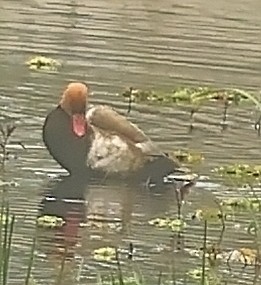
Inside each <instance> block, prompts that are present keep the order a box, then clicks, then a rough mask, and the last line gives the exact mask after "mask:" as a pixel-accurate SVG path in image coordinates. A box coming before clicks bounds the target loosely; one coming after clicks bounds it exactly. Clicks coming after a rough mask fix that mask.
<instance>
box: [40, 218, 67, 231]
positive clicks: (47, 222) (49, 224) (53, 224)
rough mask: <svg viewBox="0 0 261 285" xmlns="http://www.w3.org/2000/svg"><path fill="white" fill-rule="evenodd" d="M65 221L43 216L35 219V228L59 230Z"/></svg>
mask: <svg viewBox="0 0 261 285" xmlns="http://www.w3.org/2000/svg"><path fill="white" fill-rule="evenodd" d="M64 223H65V221H64V220H63V219H62V218H60V217H57V216H48V215H44V216H41V217H38V218H37V226H38V227H42V228H60V227H62V226H63V225H64Z"/></svg>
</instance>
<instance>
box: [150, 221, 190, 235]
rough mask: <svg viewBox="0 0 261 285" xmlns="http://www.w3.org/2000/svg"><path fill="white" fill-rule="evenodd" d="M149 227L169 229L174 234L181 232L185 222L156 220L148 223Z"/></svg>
mask: <svg viewBox="0 0 261 285" xmlns="http://www.w3.org/2000/svg"><path fill="white" fill-rule="evenodd" d="M149 225H152V226H155V227H157V228H166V229H171V230H172V231H174V232H179V231H181V230H182V229H183V228H184V227H186V223H185V221H183V220H182V219H171V218H156V219H152V220H150V221H149Z"/></svg>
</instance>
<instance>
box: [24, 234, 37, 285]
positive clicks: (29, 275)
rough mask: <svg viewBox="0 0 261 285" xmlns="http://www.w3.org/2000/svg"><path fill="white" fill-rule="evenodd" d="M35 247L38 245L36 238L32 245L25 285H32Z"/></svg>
mask: <svg viewBox="0 0 261 285" xmlns="http://www.w3.org/2000/svg"><path fill="white" fill-rule="evenodd" d="M35 245H36V236H35V237H34V238H33V243H32V247H31V252H30V258H29V263H28V267H27V274H26V279H25V285H29V283H30V277H31V272H32V267H33V261H34V251H35Z"/></svg>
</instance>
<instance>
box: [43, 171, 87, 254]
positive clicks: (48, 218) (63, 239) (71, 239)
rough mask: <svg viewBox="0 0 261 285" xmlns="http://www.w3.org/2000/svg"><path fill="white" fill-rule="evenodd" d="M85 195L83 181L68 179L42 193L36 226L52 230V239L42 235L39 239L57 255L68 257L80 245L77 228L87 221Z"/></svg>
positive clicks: (63, 179) (44, 233) (56, 183)
mask: <svg viewBox="0 0 261 285" xmlns="http://www.w3.org/2000/svg"><path fill="white" fill-rule="evenodd" d="M87 191H88V182H87V181H86V180H79V179H78V178H77V179H76V178H74V177H71V176H68V177H65V178H62V179H61V180H59V181H52V182H50V183H49V185H48V188H47V191H45V193H44V197H43V198H42V201H41V203H40V207H39V215H38V225H41V226H42V227H43V228H52V229H54V235H52V236H50V235H47V232H46V231H43V232H42V233H43V235H41V239H42V241H44V242H46V241H47V243H48V244H50V242H51V243H52V244H54V245H55V247H56V249H57V250H58V252H60V253H64V252H65V251H67V252H68V254H69V255H71V254H73V252H74V248H75V247H76V246H77V244H78V243H79V242H80V235H79V228H80V225H81V224H82V223H86V218H87V214H86V213H87V212H86V211H87V204H86V200H85V195H86V192H87ZM39 221H42V222H41V223H40V222H39ZM52 233H53V231H52ZM57 250H56V252H57Z"/></svg>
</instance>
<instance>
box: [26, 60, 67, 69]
mask: <svg viewBox="0 0 261 285" xmlns="http://www.w3.org/2000/svg"><path fill="white" fill-rule="evenodd" d="M26 64H27V65H28V66H29V68H30V69H35V70H40V69H41V70H52V71H55V70H57V69H58V68H59V67H60V66H61V63H60V62H59V61H57V60H55V59H52V58H50V57H45V56H35V57H33V58H31V59H29V60H28V61H27V62H26Z"/></svg>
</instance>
